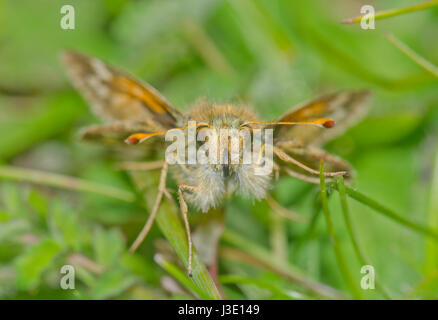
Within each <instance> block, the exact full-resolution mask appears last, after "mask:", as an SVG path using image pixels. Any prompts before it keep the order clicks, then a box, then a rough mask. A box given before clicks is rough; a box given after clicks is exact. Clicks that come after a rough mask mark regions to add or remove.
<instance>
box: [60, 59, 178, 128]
mask: <svg viewBox="0 0 438 320" xmlns="http://www.w3.org/2000/svg"><path fill="white" fill-rule="evenodd" d="M63 60H64V63H65V66H66V68H67V71H68V75H69V77H70V79H71V81H72V82H73V84H74V85H75V87H76V88H77V89H78V90H79V91H80V92H81V93H82V95H83V96H84V98H85V99H86V100H87V102H88V103H89V104H90V106H91V108H92V110H93V112H94V113H95V114H96V115H97V116H98V117H100V118H101V119H102V120H104V121H107V122H112V121H123V120H129V121H141V122H142V123H144V124H145V128H144V129H145V130H143V131H145V132H153V131H159V130H163V129H170V128H174V127H176V126H177V123H178V122H179V121H180V120H181V118H182V116H181V114H180V113H179V112H178V111H177V110H176V109H175V108H173V107H172V106H171V105H170V103H169V102H168V101H167V100H166V99H165V98H164V97H163V96H162V95H161V94H160V93H159V92H158V91H157V90H155V89H154V88H153V87H152V86H150V85H148V84H146V83H141V82H139V81H137V80H135V79H134V78H132V77H130V76H128V75H126V74H124V73H122V72H120V71H118V70H116V69H114V68H112V67H110V66H108V65H107V64H105V63H104V62H102V61H101V60H99V59H97V58H93V57H88V56H85V55H82V54H79V53H76V52H72V51H67V52H64V54H63Z"/></svg>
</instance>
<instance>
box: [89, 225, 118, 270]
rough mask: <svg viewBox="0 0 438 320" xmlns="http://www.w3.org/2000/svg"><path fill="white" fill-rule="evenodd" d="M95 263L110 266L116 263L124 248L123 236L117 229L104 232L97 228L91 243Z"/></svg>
mask: <svg viewBox="0 0 438 320" xmlns="http://www.w3.org/2000/svg"><path fill="white" fill-rule="evenodd" d="M92 245H93V249H94V254H95V257H96V262H97V263H99V264H101V265H103V266H111V265H113V264H114V263H115V262H117V261H118V260H119V259H120V257H121V255H122V252H123V250H124V248H125V244H124V241H123V236H122V234H121V233H120V231H119V230H118V229H109V230H105V229H103V228H102V227H97V228H96V229H95V230H94V233H93V241H92Z"/></svg>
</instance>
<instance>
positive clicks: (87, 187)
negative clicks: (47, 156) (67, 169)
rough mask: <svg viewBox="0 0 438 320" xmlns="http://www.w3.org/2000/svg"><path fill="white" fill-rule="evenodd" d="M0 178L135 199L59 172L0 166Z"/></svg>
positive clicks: (115, 197)
mask: <svg viewBox="0 0 438 320" xmlns="http://www.w3.org/2000/svg"><path fill="white" fill-rule="evenodd" d="M0 180H12V181H19V182H31V183H35V184H40V185H46V186H50V187H55V188H61V189H67V190H72V191H81V192H88V193H94V194H98V195H101V196H105V197H109V198H113V199H117V200H121V201H124V202H130V203H134V202H135V201H136V199H137V196H136V195H135V193H133V192H130V191H127V190H123V189H119V188H115V187H110V186H105V185H102V184H98V183H94V182H91V181H86V180H82V179H79V178H75V177H70V176H65V175H61V174H56V173H51V172H45V171H40V170H33V169H25V168H18V167H12V166H0Z"/></svg>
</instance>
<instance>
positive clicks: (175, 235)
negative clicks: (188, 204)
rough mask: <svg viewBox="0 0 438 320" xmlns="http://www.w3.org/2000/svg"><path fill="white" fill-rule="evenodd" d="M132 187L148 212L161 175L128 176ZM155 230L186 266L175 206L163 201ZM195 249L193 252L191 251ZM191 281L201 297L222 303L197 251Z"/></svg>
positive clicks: (183, 236)
mask: <svg viewBox="0 0 438 320" xmlns="http://www.w3.org/2000/svg"><path fill="white" fill-rule="evenodd" d="M130 173H131V177H132V178H133V181H134V184H135V185H136V187H137V189H138V190H142V192H143V194H144V198H145V201H146V204H147V206H148V208H149V211H150V209H151V207H152V205H153V203H154V200H155V197H156V194H157V192H158V190H157V186H158V182H159V178H160V177H159V176H160V172H147V173H145V172H140V171H135V172H130ZM155 220H156V222H157V225H158V227H159V228H160V230H161V232H162V233H163V235H164V236H165V237H166V239H167V240H168V241H169V243H170V245H171V246H172V247H173V249H174V250H175V252H176V254H177V255H178V258H179V259H180V260H181V262H182V263H183V265H184V266H185V267H186V268H187V266H188V241H187V235H186V232H185V228H184V226H183V223H182V219H181V215H180V214H179V208H178V207H177V206H176V204H175V203H172V202H170V201H169V200H168V199H167V198H163V201H162V203H161V205H160V209H159V211H158V213H157V216H156V218H155ZM193 249H195V248H193ZM191 281H192V282H193V283H194V284H195V285H196V286H197V287H198V288H199V289H200V290H201V291H203V295H202V296H203V297H204V296H206V297H207V296H208V297H209V299H221V295H220V293H219V291H218V289H217V287H216V285H215V283H214V281H213V279H212V278H211V276H210V273H209V272H208V271H207V268H206V267H205V265H204V264H203V263H202V262H201V260H200V259H199V256H198V254H197V252H196V250H193V261H192V278H191Z"/></svg>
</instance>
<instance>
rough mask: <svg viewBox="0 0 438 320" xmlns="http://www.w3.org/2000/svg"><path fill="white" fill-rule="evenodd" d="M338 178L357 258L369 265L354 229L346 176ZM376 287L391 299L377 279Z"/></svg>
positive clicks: (340, 196)
mask: <svg viewBox="0 0 438 320" xmlns="http://www.w3.org/2000/svg"><path fill="white" fill-rule="evenodd" d="M336 180H337V186H338V191H339V198H340V200H341V207H342V213H343V215H344V221H345V225H346V226H347V230H348V234H349V235H350V238H351V242H352V243H353V248H354V251H355V252H356V255H357V258H358V259H359V261H360V263H361V264H362V266H364V265H369V263H368V262H367V259H366V258H365V255H364V254H363V251H362V249H361V248H360V246H359V242H358V240H357V237H356V235H355V233H354V231H353V225H352V223H351V218H350V213H349V209H348V203H347V196H346V193H345V184H344V177H342V176H339V177H336ZM376 287H377V288H378V289H379V291H380V292H381V293H382V295H383V296H384V297H385V298H386V299H391V297H390V296H389V294H388V293H387V292H386V290H385V288H384V287H383V286H381V285H380V284H379V283H378V282H377V281H376Z"/></svg>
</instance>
